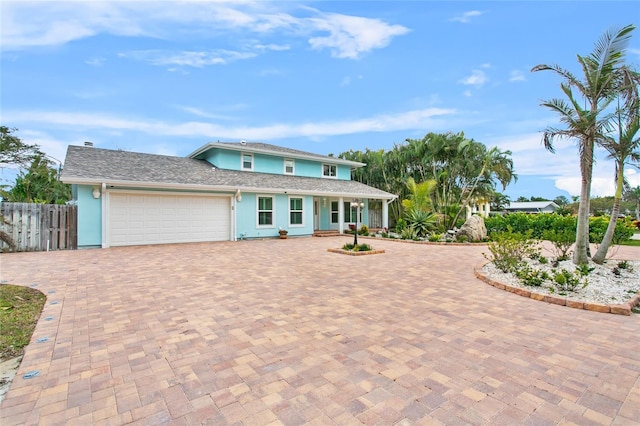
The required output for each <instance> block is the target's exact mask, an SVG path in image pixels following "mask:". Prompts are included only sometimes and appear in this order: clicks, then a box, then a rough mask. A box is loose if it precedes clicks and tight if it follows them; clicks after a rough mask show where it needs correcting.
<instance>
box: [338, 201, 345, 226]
mask: <svg viewBox="0 0 640 426" xmlns="http://www.w3.org/2000/svg"><path fill="white" fill-rule="evenodd" d="M343 217H344V198H343V197H340V198H339V199H338V231H340V233H341V234H344V220H342V218H343Z"/></svg>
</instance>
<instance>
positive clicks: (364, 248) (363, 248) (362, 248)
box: [342, 244, 371, 251]
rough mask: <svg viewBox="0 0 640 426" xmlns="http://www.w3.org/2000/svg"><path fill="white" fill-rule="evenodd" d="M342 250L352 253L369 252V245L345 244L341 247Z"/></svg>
mask: <svg viewBox="0 0 640 426" xmlns="http://www.w3.org/2000/svg"><path fill="white" fill-rule="evenodd" d="M342 250H349V251H351V250H353V251H371V246H370V245H369V244H358V245H355V246H354V245H353V244H345V245H343V246H342Z"/></svg>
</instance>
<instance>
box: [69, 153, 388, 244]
mask: <svg viewBox="0 0 640 426" xmlns="http://www.w3.org/2000/svg"><path fill="white" fill-rule="evenodd" d="M363 166H364V164H363V163H357V162H354V161H348V160H343V159H340V158H335V157H329V156H324V155H318V154H312V153H309V152H304V151H298V150H294V149H288V148H283V147H278V146H274V145H269V144H264V143H247V142H240V143H230V142H215V143H209V144H207V145H204V146H203V147H201V148H199V149H197V150H196V151H194V152H193V153H191V154H190V155H189V156H187V157H170V156H164V155H154V154H143V153H137V152H128V151H115V150H107V149H99V148H93V147H90V146H69V147H68V150H67V156H66V160H65V165H64V170H63V172H62V176H61V179H62V181H63V182H65V183H69V184H71V185H72V188H73V198H74V201H75V202H77V205H78V247H79V248H82V247H111V246H124V245H144V244H162V243H178V242H200V241H229V240H231V241H234V240H237V239H244V238H265V237H275V236H278V231H279V229H286V230H287V231H288V232H289V235H290V236H303V235H312V234H313V233H314V231H317V230H335V231H338V232H340V233H342V232H343V231H344V230H345V229H348V227H349V224H352V223H355V221H356V215H357V212H358V211H360V210H361V211H360V217H359V218H358V224H359V225H360V224H362V223H364V224H367V225H369V226H370V227H388V204H389V203H390V202H391V201H392V200H393V199H395V198H396V196H395V195H393V194H390V193H387V192H384V191H381V190H379V189H376V188H372V187H370V186H367V185H365V184H362V183H360V182H356V181H352V180H351V170H352V169H354V168H357V167H363ZM354 200H357V201H358V204H361V205H363V208H362V209H359V208H357V207H351V202H352V201H354Z"/></svg>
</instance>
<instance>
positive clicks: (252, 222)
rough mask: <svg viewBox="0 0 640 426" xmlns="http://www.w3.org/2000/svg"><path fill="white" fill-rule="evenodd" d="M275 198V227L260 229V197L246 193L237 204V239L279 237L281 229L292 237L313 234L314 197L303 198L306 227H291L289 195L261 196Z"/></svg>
mask: <svg viewBox="0 0 640 426" xmlns="http://www.w3.org/2000/svg"><path fill="white" fill-rule="evenodd" d="M259 195H260V196H271V197H274V215H273V226H271V227H258V215H257V208H258V195H257V194H255V193H250V192H245V193H243V194H242V201H240V202H239V203H237V204H236V209H237V210H236V212H237V213H236V214H237V216H236V217H237V226H236V231H237V235H236V237H237V238H238V239H240V238H268V237H277V236H278V230H279V229H280V228H282V229H286V230H287V231H289V235H290V236H296V235H311V234H313V197H310V196H302V198H303V204H304V211H303V215H304V219H303V222H304V225H303V226H298V225H296V226H292V227H290V226H289V196H288V195H287V194H262V193H260V194H259Z"/></svg>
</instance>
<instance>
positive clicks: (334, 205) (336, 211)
mask: <svg viewBox="0 0 640 426" xmlns="http://www.w3.org/2000/svg"><path fill="white" fill-rule="evenodd" d="M339 221H340V202H339V201H331V221H330V229H332V230H333V229H336V230H337V229H339V228H338V226H339Z"/></svg>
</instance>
